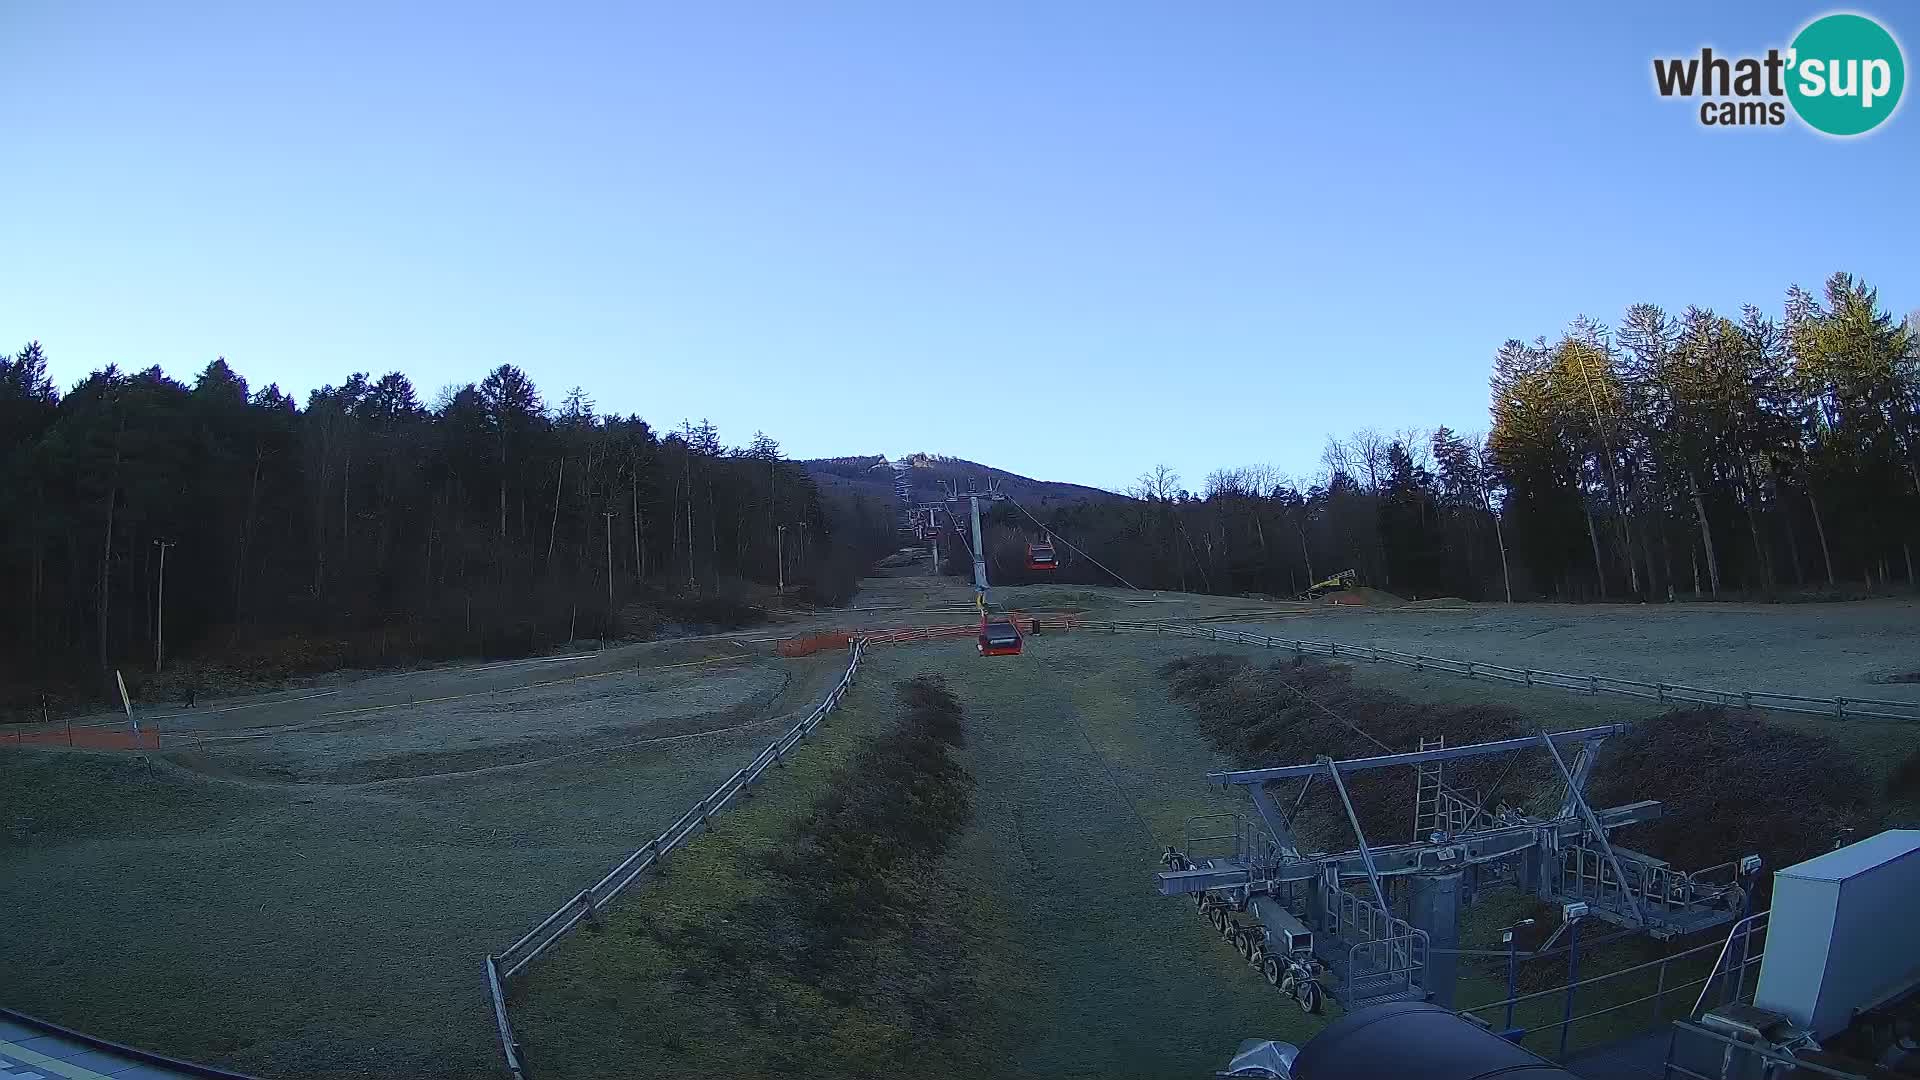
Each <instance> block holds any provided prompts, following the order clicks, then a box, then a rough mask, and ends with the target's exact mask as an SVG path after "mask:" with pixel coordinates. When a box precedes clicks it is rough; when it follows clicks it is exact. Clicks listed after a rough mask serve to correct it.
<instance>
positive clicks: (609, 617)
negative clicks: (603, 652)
mask: <svg viewBox="0 0 1920 1080" xmlns="http://www.w3.org/2000/svg"><path fill="white" fill-rule="evenodd" d="M600 516H601V517H603V518H606V519H607V625H608V626H612V624H613V519H614V518H616V517H618V516H619V514H618V513H616V512H615V511H612V510H602V511H600ZM606 641H607V632H606V631H605V630H601V631H600V644H601V646H602V647H603V648H604V647H605V646H606Z"/></svg>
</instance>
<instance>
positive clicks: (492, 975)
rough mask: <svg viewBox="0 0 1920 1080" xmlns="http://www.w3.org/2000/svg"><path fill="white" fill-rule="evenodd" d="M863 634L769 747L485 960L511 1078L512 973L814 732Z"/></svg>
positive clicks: (521, 1069) (848, 677) (514, 1069)
mask: <svg viewBox="0 0 1920 1080" xmlns="http://www.w3.org/2000/svg"><path fill="white" fill-rule="evenodd" d="M866 649H867V641H866V638H865V637H854V638H853V639H852V640H851V641H849V642H848V644H847V652H848V657H847V670H846V672H845V673H844V674H843V675H841V676H840V681H839V682H838V683H836V684H835V685H834V688H833V690H832V691H831V692H829V693H828V694H827V696H826V698H825V700H823V701H821V702H820V704H818V705H816V706H814V708H813V710H812V711H811V712H809V713H808V714H807V715H806V716H805V717H804V718H802V719H801V720H800V721H799V722H798V723H796V724H794V725H793V726H792V727H790V728H788V729H787V730H786V731H784V732H782V733H781V735H780V737H779V738H776V739H775V740H773V742H771V743H769V744H768V745H767V748H766V749H764V750H762V751H760V753H759V754H758V755H756V756H755V757H754V759H753V760H752V761H749V762H748V763H747V764H746V765H744V766H742V767H741V768H740V769H739V770H738V771H736V772H735V773H734V774H733V775H732V776H729V777H727V778H726V780H724V781H722V782H721V784H720V786H719V787H717V788H714V789H713V791H712V793H710V794H708V795H707V796H706V797H705V798H702V799H701V800H700V801H698V802H696V803H694V804H693V806H692V807H691V808H689V809H688V810H687V812H686V813H684V814H682V815H680V819H679V820H678V821H675V822H674V823H673V824H671V825H669V826H667V828H666V830H665V831H664V832H662V833H660V835H658V836H656V837H654V838H653V839H651V840H648V841H647V842H646V843H645V844H642V845H641V846H640V847H639V848H638V849H636V850H635V851H633V853H631V854H629V855H628V856H627V857H626V858H625V859H622V860H621V861H620V863H619V864H618V865H616V866H615V867H614V868H613V869H612V870H609V871H607V873H606V876H604V877H602V878H601V879H600V880H599V881H596V882H594V883H593V884H592V885H589V886H587V887H586V888H584V889H582V890H580V891H579V892H578V893H575V894H574V895H573V896H572V898H570V899H569V900H568V901H567V902H566V903H564V904H561V905H560V906H559V907H558V908H556V909H554V912H553V914H551V915H548V916H547V917H546V918H545V919H542V920H541V921H540V923H539V925H537V926H535V927H534V928H533V929H531V930H529V931H527V932H526V933H525V934H523V935H522V936H521V937H520V940H518V941H516V942H514V943H513V944H511V945H509V946H507V947H506V948H504V949H502V950H500V951H499V952H498V953H490V954H488V955H487V957H486V959H485V972H486V977H487V991H488V993H489V995H490V996H491V997H492V999H493V1019H494V1024H495V1026H496V1027H497V1028H498V1029H499V1035H500V1050H501V1053H502V1054H503V1055H504V1057H505V1058H506V1066H507V1071H508V1072H509V1073H511V1074H512V1075H513V1077H514V1080H525V1077H526V1066H525V1063H524V1062H523V1061H522V1057H521V1053H520V1043H519V1040H518V1039H516V1038H515V1036H514V1033H513V1024H512V1023H511V1021H509V1020H508V1018H507V997H506V987H507V984H508V982H509V981H510V980H512V978H513V977H514V976H515V975H518V974H520V973H521V972H522V971H525V970H526V968H527V965H528V964H531V963H532V962H533V961H534V960H536V959H538V958H539V957H540V956H541V955H542V954H543V953H545V952H546V951H547V950H549V949H551V948H553V947H554V946H555V945H556V944H558V943H559V942H560V940H561V939H562V938H564V937H566V936H567V934H569V933H571V932H572V931H573V930H574V929H575V928H576V927H578V926H579V925H580V924H581V923H583V922H588V921H595V920H598V919H599V917H600V913H601V912H602V911H603V910H604V909H605V908H606V906H607V905H608V904H611V903H612V902H613V901H614V900H615V899H616V898H617V897H619V895H620V894H621V893H623V892H625V891H626V890H627V888H628V887H629V886H631V885H632V884H633V883H634V882H636V881H638V880H639V879H640V876H641V875H642V874H645V873H646V872H647V871H648V870H651V869H653V868H655V867H657V866H659V865H661V864H662V863H663V862H664V861H665V860H666V858H667V855H668V854H669V853H670V852H672V851H673V850H674V849H675V848H678V847H680V846H682V845H683V844H685V843H686V842H687V841H688V840H690V839H692V838H693V837H694V836H695V835H697V834H698V833H699V832H700V831H701V830H702V829H704V828H706V827H707V825H708V822H709V821H710V820H711V819H712V817H713V815H715V814H717V813H719V812H720V811H722V810H725V809H726V808H727V807H728V806H729V805H731V804H732V802H733V801H734V799H736V798H738V797H739V796H740V793H741V792H743V791H745V790H746V789H747V788H749V787H751V786H752V785H753V784H754V783H755V782H756V781H758V780H759V779H760V776H761V774H762V773H764V772H766V771H767V770H768V769H770V768H772V767H773V766H775V765H778V764H780V763H781V762H782V761H783V760H784V759H785V758H786V756H787V755H788V754H789V753H791V752H792V751H793V749H794V747H796V746H798V745H799V744H800V741H801V740H802V739H805V738H806V737H807V736H808V735H811V734H813V731H814V729H815V728H818V727H819V726H820V724H821V723H822V722H823V721H825V720H826V718H827V714H828V713H831V712H832V711H833V710H834V708H835V707H836V706H838V705H839V704H840V699H841V698H843V697H845V696H846V694H847V691H848V690H850V689H852V688H853V683H854V677H855V675H857V674H858V673H859V671H860V660H861V658H862V657H863V656H864V655H865V654H866Z"/></svg>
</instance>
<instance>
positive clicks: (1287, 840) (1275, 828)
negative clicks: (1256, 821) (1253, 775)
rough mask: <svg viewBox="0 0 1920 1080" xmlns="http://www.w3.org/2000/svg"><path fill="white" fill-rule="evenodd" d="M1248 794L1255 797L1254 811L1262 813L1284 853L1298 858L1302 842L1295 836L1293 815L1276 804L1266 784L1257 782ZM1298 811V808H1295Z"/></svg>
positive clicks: (1261, 816)
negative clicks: (1284, 811) (1284, 812)
mask: <svg viewBox="0 0 1920 1080" xmlns="http://www.w3.org/2000/svg"><path fill="white" fill-rule="evenodd" d="M1247 795H1248V796H1250V797H1251V798H1252V799H1253V812H1254V813H1256V814H1259V815H1260V820H1261V821H1262V822H1265V823H1266V826H1267V830H1268V831H1269V832H1271V833H1273V839H1274V842H1275V843H1277V844H1278V845H1280V853H1281V854H1282V855H1286V856H1290V857H1294V858H1297V857H1299V855H1300V842H1299V841H1298V840H1296V839H1294V836H1293V815H1292V814H1283V813H1281V811H1280V807H1279V806H1277V805H1275V803H1274V801H1273V796H1272V795H1269V794H1267V789H1266V786H1265V785H1264V784H1255V785H1253V786H1252V787H1249V788H1248V789H1247ZM1295 813H1298V810H1297V809H1296V810H1295Z"/></svg>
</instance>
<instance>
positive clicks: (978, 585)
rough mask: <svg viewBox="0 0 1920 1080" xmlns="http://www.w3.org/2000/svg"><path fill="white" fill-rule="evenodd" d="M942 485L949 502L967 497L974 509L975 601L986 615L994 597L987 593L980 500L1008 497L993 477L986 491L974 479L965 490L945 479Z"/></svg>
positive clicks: (968, 482) (988, 482)
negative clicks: (981, 536) (1002, 492)
mask: <svg viewBox="0 0 1920 1080" xmlns="http://www.w3.org/2000/svg"><path fill="white" fill-rule="evenodd" d="M941 486H942V487H945V488H946V489H947V501H948V502H959V501H960V500H962V499H965V500H966V501H967V504H968V506H969V508H970V509H971V510H972V516H973V603H974V606H975V607H977V608H979V609H980V614H981V615H982V616H985V615H986V613H987V605H988V604H989V603H990V602H991V601H992V597H991V596H989V595H988V593H987V589H988V585H987V548H986V545H985V544H983V543H982V542H981V538H980V500H982V499H985V500H987V501H988V502H999V501H1000V500H1002V499H1004V498H1006V496H1005V495H1002V494H1001V493H1000V488H999V484H998V482H997V481H995V480H993V479H991V478H989V479H988V480H987V490H985V491H981V490H980V488H979V484H978V482H977V481H974V480H968V481H967V490H965V491H961V490H960V485H959V484H957V483H949V482H944V481H943V482H942V484H941Z"/></svg>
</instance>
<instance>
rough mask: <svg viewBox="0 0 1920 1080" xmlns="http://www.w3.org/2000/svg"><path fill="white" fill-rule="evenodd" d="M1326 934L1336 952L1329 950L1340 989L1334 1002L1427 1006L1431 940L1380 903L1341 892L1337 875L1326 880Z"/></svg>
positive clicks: (1322, 885)
mask: <svg viewBox="0 0 1920 1080" xmlns="http://www.w3.org/2000/svg"><path fill="white" fill-rule="evenodd" d="M1320 910H1321V912H1322V913H1323V915H1324V924H1325V930H1324V932H1325V933H1326V934H1327V935H1328V936H1329V937H1331V938H1333V939H1334V944H1335V947H1334V948H1330V949H1326V950H1323V952H1322V955H1323V956H1324V958H1325V959H1324V962H1325V963H1326V964H1327V970H1328V971H1329V972H1330V973H1331V974H1332V975H1333V977H1334V979H1335V980H1336V981H1337V983H1338V987H1337V988H1336V989H1335V990H1334V991H1333V994H1334V997H1335V998H1336V999H1338V1000H1339V1002H1340V1004H1341V1005H1342V1006H1344V1007H1345V1008H1347V1009H1358V1008H1360V1007H1362V1006H1365V1005H1377V1004H1379V1003H1380V1002H1383V1001H1424V1000H1426V997H1427V991H1426V986H1425V981H1424V979H1423V976H1424V975H1425V972H1426V966H1427V935H1426V932H1425V931H1423V930H1416V929H1414V928H1413V927H1412V926H1410V925H1408V924H1407V922H1406V921H1405V920H1404V919H1400V918H1397V917H1396V916H1394V914H1393V913H1392V912H1383V911H1381V910H1380V907H1379V905H1378V904H1375V903H1374V902H1373V901H1371V900H1369V899H1367V898H1366V897H1364V896H1359V895H1357V894H1355V893H1352V892H1349V891H1347V890H1346V889H1343V888H1341V887H1340V882H1339V879H1338V877H1337V876H1336V875H1333V874H1329V875H1328V876H1326V877H1324V878H1322V879H1321V881H1320Z"/></svg>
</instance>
